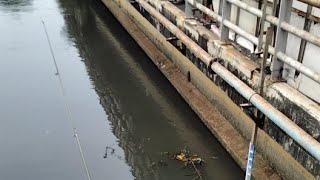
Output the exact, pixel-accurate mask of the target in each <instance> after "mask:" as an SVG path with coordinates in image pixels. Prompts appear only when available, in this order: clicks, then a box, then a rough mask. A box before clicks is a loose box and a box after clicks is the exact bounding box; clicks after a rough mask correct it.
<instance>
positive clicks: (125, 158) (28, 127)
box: [0, 0, 243, 180]
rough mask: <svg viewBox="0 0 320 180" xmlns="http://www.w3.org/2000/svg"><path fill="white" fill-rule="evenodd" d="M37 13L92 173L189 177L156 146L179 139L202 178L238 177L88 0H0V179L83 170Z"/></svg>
mask: <svg viewBox="0 0 320 180" xmlns="http://www.w3.org/2000/svg"><path fill="white" fill-rule="evenodd" d="M42 20H43V21H44V22H45V24H46V26H47V29H48V34H49V36H50V39H51V42H52V44H53V51H54V53H55V56H56V59H57V63H58V66H59V70H60V72H61V77H62V80H63V84H64V86H65V89H66V100H67V102H68V103H69V105H70V107H71V111H72V118H73V120H74V121H75V127H76V128H77V131H78V134H79V137H80V141H81V144H82V148H83V151H84V156H85V161H86V162H87V165H88V168H89V171H90V175H91V177H92V179H119V180H123V179H193V178H195V177H196V176H195V175H194V170H193V169H192V168H183V164H181V163H180V162H176V161H174V160H171V159H168V158H167V157H166V156H164V155H162V153H163V152H176V151H179V150H180V149H184V148H187V149H189V150H191V151H192V152H194V153H196V154H198V155H199V156H201V157H202V158H203V159H204V160H205V165H204V167H202V168H200V171H201V174H202V177H203V179H242V178H243V172H242V171H241V169H240V168H239V167H238V166H237V165H236V164H235V162H234V161H233V160H232V159H231V157H230V156H229V155H228V154H227V153H226V151H225V150H224V149H223V148H222V147H221V145H220V144H219V143H218V142H217V140H216V139H214V137H213V136H211V134H210V133H209V131H208V130H207V129H206V128H205V127H204V125H203V124H201V123H200V120H199V119H198V117H197V116H196V115H195V114H194V113H193V112H192V110H191V109H190V108H189V107H188V105H187V104H186V103H185V102H184V101H183V99H182V98H181V97H180V96H179V95H178V93H177V92H176V91H175V90H174V88H173V87H172V86H171V85H170V84H169V82H168V81H167V80H166V79H165V78H164V77H163V76H162V75H161V73H160V72H159V71H158V70H157V69H156V68H155V66H154V65H153V64H152V63H151V61H150V60H149V59H148V57H147V56H146V55H145V54H144V53H143V51H142V50H141V49H140V48H139V47H138V46H137V44H135V42H134V41H133V40H132V39H131V38H130V36H129V35H128V34H127V33H126V32H125V30H124V29H123V28H122V27H121V26H120V24H119V23H118V22H117V21H116V20H115V18H114V17H113V16H112V15H111V14H110V13H109V12H108V11H107V10H106V9H105V7H104V6H103V5H102V4H101V3H100V2H98V0H0V32H1V33H0V82H1V87H0V114H1V118H0V179H6V180H16V179H17V180H18V179H25V180H29V179H30V180H31V179H32V180H35V179H46V180H47V179H49V180H50V179H55V180H56V179H59V180H70V179H77V180H78V179H86V176H85V174H84V170H83V166H82V162H81V158H80V154H79V149H78V146H77V145H76V141H75V138H74V137H73V132H72V124H71V122H70V120H68V119H67V116H66V113H65V109H64V104H63V96H62V95H61V93H60V91H59V82H58V78H57V76H56V75H55V68H54V64H53V61H52V58H51V54H50V51H49V47H48V43H47V41H46V36H45V33H44V29H43V26H42V24H41V21H42ZM160 161H161V162H163V163H159V162H160ZM164 164H166V165H164Z"/></svg>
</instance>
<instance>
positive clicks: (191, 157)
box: [174, 150, 204, 166]
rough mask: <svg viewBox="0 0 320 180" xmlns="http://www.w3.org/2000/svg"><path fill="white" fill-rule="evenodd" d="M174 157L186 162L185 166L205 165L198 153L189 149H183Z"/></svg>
mask: <svg viewBox="0 0 320 180" xmlns="http://www.w3.org/2000/svg"><path fill="white" fill-rule="evenodd" d="M174 159H175V160H178V161H181V162H183V163H184V166H191V165H193V164H194V165H203V163H204V160H203V159H202V158H200V157H199V156H198V155H196V154H191V153H190V152H189V151H186V150H182V151H180V152H179V153H177V154H175V155H174Z"/></svg>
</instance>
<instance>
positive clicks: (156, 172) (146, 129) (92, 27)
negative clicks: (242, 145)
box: [59, 0, 243, 179]
mask: <svg viewBox="0 0 320 180" xmlns="http://www.w3.org/2000/svg"><path fill="white" fill-rule="evenodd" d="M59 2H60V5H61V8H62V9H63V11H64V13H65V14H67V15H66V16H64V18H65V20H66V24H67V31H68V39H69V40H71V41H74V43H75V44H76V46H77V48H78V49H79V53H80V56H81V57H82V59H83V60H84V63H85V65H86V68H87V71H88V74H89V76H90V79H91V81H92V84H93V86H94V89H95V91H96V93H97V94H98V96H99V98H100V103H101V105H102V106H103V108H104V110H105V112H106V114H107V116H108V122H109V123H110V124H111V127H112V131H113V133H114V134H115V136H116V137H117V138H118V140H119V142H118V143H119V145H120V147H122V148H123V150H124V153H125V154H124V155H125V157H122V156H121V155H119V154H118V152H117V151H116V150H115V148H113V147H112V145H108V144H107V145H106V147H105V148H106V149H105V154H104V155H103V157H104V158H105V160H106V161H107V160H108V157H110V156H114V157H117V158H118V159H123V158H124V159H125V160H126V162H127V163H128V164H129V165H130V166H131V168H132V172H133V175H134V176H135V177H136V178H137V179H193V178H194V176H193V175H191V176H186V175H187V174H188V173H189V174H190V169H188V168H186V169H182V168H181V166H182V165H181V164H179V163H177V162H175V161H172V160H170V159H167V158H165V157H163V156H162V155H161V154H162V153H163V152H166V151H169V152H176V151H178V150H180V149H182V148H185V147H186V148H188V149H190V150H191V151H193V152H195V153H197V154H199V155H200V156H202V157H203V158H204V159H205V161H206V165H205V167H204V168H203V169H202V173H203V175H204V177H205V178H207V179H214V178H219V179H222V178H223V179H238V178H239V177H241V176H243V173H242V171H241V170H240V169H239V168H238V167H237V166H236V165H235V163H234V162H233V160H231V158H230V157H229V155H228V154H227V153H226V152H225V151H224V150H223V149H222V147H221V146H220V145H219V144H218V143H217V141H216V140H215V139H213V138H212V137H211V135H210V133H209V132H208V130H207V129H206V128H205V127H204V126H203V125H202V124H201V123H199V122H200V120H199V119H198V118H197V116H196V115H195V114H194V113H193V112H192V111H191V110H190V108H189V107H188V106H187V105H186V104H185V103H184V101H183V100H182V99H181V98H180V97H179V96H178V95H177V94H176V92H175V91H174V89H173V88H172V87H171V86H170V85H169V84H168V82H167V81H166V80H165V79H164V78H163V77H162V75H161V74H160V73H159V72H158V71H157V70H156V69H155V67H154V66H153V65H152V64H151V63H150V61H149V60H148V59H147V57H146V55H145V54H144V53H143V52H142V51H141V50H140V49H139V48H138V47H137V45H136V44H135V43H134V42H133V40H132V39H131V38H130V37H129V36H128V35H127V33H126V32H125V31H124V30H123V29H122V27H121V26H120V25H119V24H118V23H117V22H116V20H115V19H114V18H113V17H112V15H111V14H110V13H109V12H107V10H106V9H105V8H104V7H103V5H102V4H101V3H98V2H95V3H90V1H85V0H80V1H77V3H76V4H74V3H72V2H73V1H71V0H69V1H68V0H60V1H59ZM70 7H72V8H70ZM213 156H217V159H213V158H212V157H213ZM163 161H165V163H166V164H168V166H166V167H163V166H161V165H159V162H163ZM191 172H192V171H191Z"/></svg>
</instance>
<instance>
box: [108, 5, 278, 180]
mask: <svg viewBox="0 0 320 180" xmlns="http://www.w3.org/2000/svg"><path fill="white" fill-rule="evenodd" d="M103 2H104V3H105V4H106V6H107V7H108V8H109V9H110V11H111V12H112V13H113V14H114V16H115V17H116V18H117V19H118V20H119V21H120V22H121V24H122V25H123V26H124V27H125V28H126V29H127V31H128V32H129V34H130V35H131V36H132V37H133V38H134V39H135V40H136V42H137V43H138V44H139V45H140V46H141V47H142V49H144V51H145V52H146V54H147V55H148V56H149V57H150V58H151V60H152V61H153V62H154V63H155V64H156V65H157V66H158V68H159V69H160V70H161V72H162V73H163V74H164V75H165V76H166V77H167V79H168V80H169V81H170V82H171V84H172V85H173V86H174V87H175V88H176V89H177V91H178V92H179V93H180V94H181V95H182V97H183V98H184V99H185V100H186V101H187V102H188V104H189V105H190V106H191V108H192V109H193V110H194V111H195V112H196V113H197V114H198V115H199V117H200V118H201V120H202V121H203V122H204V123H205V124H206V125H207V127H208V128H209V129H210V130H211V132H212V133H213V134H214V135H215V136H216V137H217V138H218V140H219V141H220V142H221V143H222V144H223V146H224V147H226V149H227V150H228V152H229V153H230V154H231V155H232V156H233V158H234V159H235V160H236V161H237V163H238V164H239V165H240V166H241V167H242V168H243V169H244V168H245V165H246V155H247V147H248V141H246V140H245V138H243V137H242V136H241V135H240V134H239V133H238V131H237V130H236V129H234V127H233V126H232V125H231V124H230V123H229V122H228V121H227V120H226V119H225V117H223V116H222V115H221V114H220V113H219V111H218V110H217V109H216V108H215V106H213V105H212V104H211V103H210V101H208V99H207V98H206V97H205V96H204V95H203V94H202V93H201V92H200V91H199V90H198V89H197V88H196V87H195V86H193V85H192V83H190V82H188V80H187V78H186V76H185V75H184V74H183V73H182V72H181V71H180V70H179V69H178V68H177V67H176V66H175V65H174V64H173V63H172V62H171V61H170V60H169V59H168V58H167V57H166V56H165V55H164V54H163V53H161V52H160V51H159V49H158V48H157V47H156V46H155V44H153V43H152V42H151V41H150V40H149V39H148V38H147V37H146V36H145V34H144V33H142V31H141V29H139V28H138V27H137V25H136V24H135V23H134V22H133V20H131V19H129V18H128V15H127V14H125V13H124V12H123V11H122V10H121V9H119V6H118V4H116V3H114V2H113V1H108V2H107V1H106V0H103ZM122 3H123V5H126V4H125V2H122ZM127 5H129V4H127ZM122 7H123V6H122ZM125 9H126V8H125ZM136 13H137V12H136ZM131 15H132V14H131ZM135 19H136V18H135ZM141 23H142V22H141ZM145 25H146V26H148V24H145ZM149 28H151V29H152V28H153V27H149ZM154 32H157V31H154ZM163 39H164V38H163ZM164 40H165V39H164ZM167 45H168V46H171V45H170V44H169V43H167ZM172 49H175V48H172ZM176 51H177V50H176ZM181 60H184V63H185V66H189V68H190V69H189V72H191V74H192V75H191V77H192V81H195V80H196V79H197V77H193V75H196V74H197V76H201V77H202V78H205V79H207V80H208V81H210V80H209V79H208V78H206V76H205V75H203V74H202V73H201V71H199V70H198V69H197V68H196V67H195V66H194V65H192V63H190V62H189V61H188V60H187V59H186V58H185V57H184V56H183V55H182V54H181ZM191 69H192V70H191ZM211 84H212V85H213V83H211ZM216 90H218V91H219V89H218V88H217V87H216ZM220 93H221V92H220ZM221 96H223V93H222V94H221ZM253 175H254V177H256V178H257V179H280V177H279V176H278V175H277V174H276V173H275V172H274V171H273V170H272V169H271V168H270V167H269V166H268V164H267V163H266V162H265V161H264V160H263V159H262V157H261V155H260V154H257V155H256V163H255V169H254V173H253Z"/></svg>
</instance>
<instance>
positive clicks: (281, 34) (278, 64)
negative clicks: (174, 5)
mask: <svg viewBox="0 0 320 180" xmlns="http://www.w3.org/2000/svg"><path fill="white" fill-rule="evenodd" d="M291 7H292V0H281V2H280V11H279V24H281V23H282V22H287V23H289V21H290V17H291ZM287 39H288V32H287V31H286V30H283V29H282V28H281V26H280V25H278V26H277V32H276V43H275V55H274V56H273V59H272V65H271V78H272V79H273V80H278V79H280V78H281V75H282V69H283V62H282V61H280V60H279V59H278V58H277V53H278V52H283V53H285V52H286V48H287Z"/></svg>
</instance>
